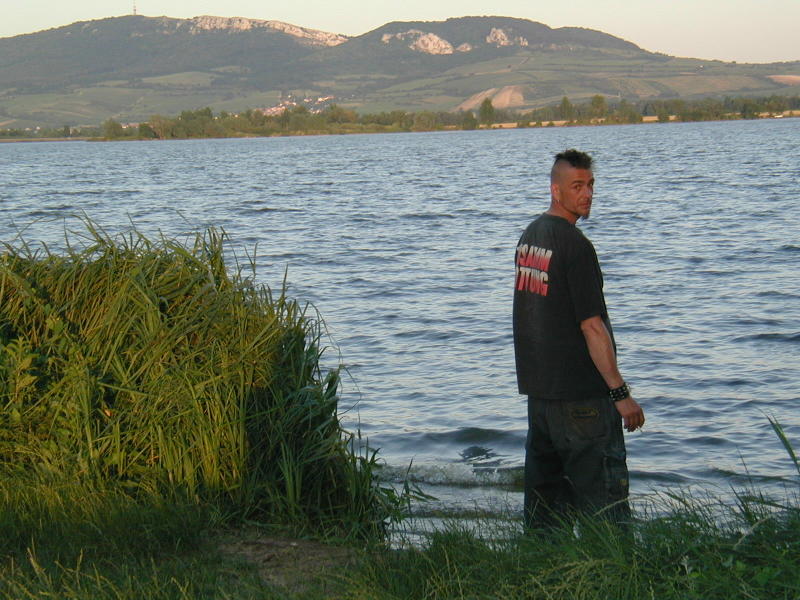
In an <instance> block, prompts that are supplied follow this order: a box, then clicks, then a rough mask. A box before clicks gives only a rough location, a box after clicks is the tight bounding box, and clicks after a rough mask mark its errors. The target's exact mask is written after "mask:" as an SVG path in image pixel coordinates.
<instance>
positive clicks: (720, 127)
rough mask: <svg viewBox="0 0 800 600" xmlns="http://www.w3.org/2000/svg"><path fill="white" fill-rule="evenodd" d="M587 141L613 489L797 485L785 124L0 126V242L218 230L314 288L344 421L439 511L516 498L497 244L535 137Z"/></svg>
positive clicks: (792, 191)
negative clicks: (12, 133)
mask: <svg viewBox="0 0 800 600" xmlns="http://www.w3.org/2000/svg"><path fill="white" fill-rule="evenodd" d="M569 147H577V148H579V149H582V150H585V151H588V152H590V153H591V154H592V155H593V156H594V157H595V159H596V170H595V175H596V177H597V184H596V189H595V200H594V205H593V209H592V218H591V219H590V220H589V221H587V222H584V223H582V224H580V225H579V226H580V227H581V228H582V229H583V231H584V232H585V233H586V234H587V235H588V236H589V238H590V239H591V240H592V241H593V242H594V244H595V247H596V249H597V252H598V256H599V259H600V262H601V265H602V268H603V271H604V275H605V289H606V300H607V302H608V305H609V311H610V315H611V321H612V323H613V325H614V331H615V334H616V337H617V342H618V347H619V348H618V349H619V361H620V367H621V372H622V374H623V376H624V377H625V378H626V379H627V380H628V382H629V383H630V384H631V385H632V388H633V390H634V396H635V397H636V398H637V399H638V400H639V402H640V403H641V404H642V406H643V408H644V409H645V412H646V415H647V424H646V425H645V428H644V430H643V431H641V432H636V433H634V434H629V435H626V443H627V445H628V454H629V462H628V464H629V468H630V470H631V491H632V493H633V494H634V495H635V496H643V495H647V494H649V493H650V492H652V491H653V490H659V489H664V488H670V489H671V488H675V487H684V488H698V487H700V488H703V489H711V490H713V491H715V492H720V493H722V494H723V495H724V494H726V493H729V492H730V490H731V488H738V487H741V486H744V485H746V484H748V482H754V483H755V484H756V485H757V486H759V487H763V488H764V489H767V490H768V491H769V492H770V493H772V492H775V493H783V490H784V487H785V486H787V485H788V486H789V489H791V490H794V491H796V490H797V482H798V477H797V472H796V471H795V469H794V466H793V465H792V463H791V461H790V460H789V458H788V456H787V453H786V451H785V449H784V448H783V447H782V445H781V443H780V441H779V440H778V438H777V437H776V436H775V434H774V433H773V432H772V429H771V426H770V423H769V421H768V418H767V417H768V416H774V417H775V418H777V419H778V420H779V421H780V422H781V423H783V425H784V427H785V429H786V431H787V433H788V436H789V439H790V440H792V441H794V442H795V444H796V445H797V446H798V448H800V411H798V410H797V405H798V401H799V400H800V279H798V275H800V225H798V219H797V211H798V208H800V160H798V157H800V119H782V120H760V121H732V122H718V123H685V124H684V123H670V124H652V125H636V126H609V127H571V128H546V129H519V130H496V131H472V132H466V131H465V132H438V133H409V134H387V135H352V136H328V137H294V138H266V139H235V140H188V141H165V142H147V143H133V142H122V143H81V142H74V143H35V144H2V145H0V240H2V241H4V242H6V243H12V244H13V243H14V240H15V238H16V236H18V235H20V234H21V235H22V236H23V237H24V239H26V240H27V241H29V242H46V243H47V244H49V245H51V246H52V247H53V248H58V247H61V246H63V244H64V236H65V229H66V230H74V231H78V232H79V231H81V229H82V226H81V225H80V222H79V217H80V216H81V215H85V216H87V217H89V218H90V219H92V220H93V221H95V222H96V223H98V224H99V225H101V226H102V227H104V228H105V229H106V230H107V231H109V232H119V231H125V230H126V229H128V228H130V226H131V224H133V225H135V227H136V228H137V229H139V230H141V231H142V232H145V233H147V234H153V233H156V232H162V233H163V234H164V235H166V236H170V237H179V238H180V237H182V236H183V235H184V234H186V233H187V232H191V231H197V230H199V229H203V228H206V227H209V226H216V227H221V228H224V230H225V231H226V232H227V233H228V235H229V236H230V238H231V248H232V249H234V250H235V251H236V254H237V256H238V257H239V259H240V262H247V260H248V258H247V257H248V254H249V255H250V256H251V257H252V258H253V259H254V260H255V263H256V266H257V279H258V280H259V281H260V282H261V283H264V284H267V285H269V286H270V287H272V288H279V287H280V285H281V282H282V281H283V278H284V275H285V276H286V280H287V282H288V288H289V293H290V295H292V296H294V297H297V298H299V299H302V300H304V301H308V302H311V303H313V305H314V307H315V308H316V309H317V310H318V311H319V313H320V314H321V315H322V317H323V318H324V320H325V323H326V325H327V331H328V334H329V343H330V346H331V348H330V349H329V350H328V351H327V353H326V357H327V361H328V363H329V364H330V365H331V366H333V365H335V364H337V362H338V361H339V360H341V362H342V363H344V364H345V365H346V366H347V375H346V377H345V380H344V385H343V389H342V404H341V406H342V409H343V412H344V421H345V423H346V425H347V426H348V427H349V428H351V429H355V428H357V427H359V428H360V430H361V433H362V435H363V436H365V437H366V438H368V440H369V444H370V445H371V446H373V447H375V448H380V456H382V457H383V459H384V460H385V462H386V469H385V477H386V478H387V479H393V478H396V477H400V476H402V475H404V474H405V473H406V471H407V470H408V468H409V464H411V470H410V473H411V474H412V476H413V477H415V478H416V479H417V480H419V481H421V482H423V483H424V485H425V489H426V490H427V491H429V492H430V493H433V494H434V495H437V496H438V497H440V498H442V499H443V500H442V502H443V504H444V505H445V506H449V507H455V506H458V505H463V504H464V503H475V502H479V503H480V502H484V501H486V502H488V501H490V500H491V499H493V498H495V499H496V498H502V499H503V501H504V502H507V503H511V505H512V507H513V506H518V505H519V504H521V494H520V491H519V488H518V487H516V488H515V487H513V486H512V487H511V488H510V491H509V489H508V488H505V487H503V486H504V484H508V483H510V482H513V481H514V480H515V479H516V480H518V479H519V473H520V469H521V465H522V462H523V445H524V440H525V433H526V419H525V399H524V398H523V397H522V396H519V395H518V394H517V390H516V381H515V376H514V359H513V349H512V343H511V298H512V289H513V283H514V263H513V259H514V248H515V245H516V241H517V239H518V237H519V234H520V232H521V231H522V229H523V228H524V227H525V226H526V225H527V223H528V222H529V221H530V220H532V219H533V218H534V217H535V216H537V215H538V214H539V213H540V212H542V211H543V210H545V209H546V208H547V206H548V203H549V191H548V189H549V188H548V183H549V181H548V175H549V168H550V165H551V163H552V156H553V155H554V154H555V153H556V152H559V151H561V150H564V149H566V148H569Z"/></svg>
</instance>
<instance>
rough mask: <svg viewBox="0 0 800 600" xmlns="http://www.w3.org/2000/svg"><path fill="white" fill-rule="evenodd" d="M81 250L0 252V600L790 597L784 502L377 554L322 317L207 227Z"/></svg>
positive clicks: (377, 505) (798, 545) (360, 461)
mask: <svg viewBox="0 0 800 600" xmlns="http://www.w3.org/2000/svg"><path fill="white" fill-rule="evenodd" d="M79 242H80V243H77V244H73V245H71V246H70V247H69V249H68V250H66V251H65V252H61V253H53V252H49V251H48V250H47V249H46V248H40V249H36V248H33V247H31V246H29V245H26V244H25V243H23V242H20V243H19V244H17V245H16V246H13V247H12V246H7V247H5V251H4V253H3V255H2V257H0V403H2V404H1V405H2V411H0V598H8V599H20V598H43V597H45V598H65V599H69V600H72V599H75V600H77V599H106V598H107V599H119V598H130V599H142V598H144V599H150V598H152V599H159V600H160V599H168V598H169V599H184V598H214V599H216V598H230V599H240V598H241V599H244V598H266V599H271V598H306V599H318V598H349V599H353V600H355V599H364V600H367V599H386V600H394V599H398V600H399V599H404V600H405V599H408V600H412V599H417V598H426V599H431V600H434V599H445V598H448V599H449V598H463V599H467V598H469V599H481V598H486V599H489V598H501V599H517V598H520V599H522V598H543V599H568V598H569V599H577V598H580V599H586V600H593V599H597V600H600V599H603V600H605V599H609V598H614V599H618V598H631V599H639V598H658V599H662V598H665V599H673V598H674V599H679V598H680V599H687V598H688V599H694V598H696V599H698V600H699V599H703V600H706V599H716V598H720V599H722V598H724V599H725V600H729V599H730V598H783V599H790V598H798V597H800V577H798V575H797V573H798V572H800V501H798V498H797V497H796V496H791V493H792V492H790V493H787V497H785V498H778V499H772V498H767V497H765V496H763V495H761V494H760V493H759V492H758V491H757V490H756V489H752V490H744V491H742V492H740V493H739V494H738V495H737V496H736V497H737V502H735V503H734V504H733V505H724V504H722V503H720V502H718V501H715V500H713V499H698V498H691V497H688V496H684V495H679V494H669V495H665V496H663V497H662V498H661V499H660V500H659V501H657V502H656V501H654V502H653V503H652V504H651V505H650V506H648V507H646V508H644V509H641V508H640V509H639V511H638V514H637V521H636V523H634V524H633V525H632V527H631V529H630V530H627V531H620V530H618V529H616V528H614V527H612V526H610V525H608V524H606V523H604V522H603V521H601V520H598V519H596V518H588V517H587V518H582V519H580V520H579V522H578V527H577V529H575V528H573V525H572V524H566V523H565V524H564V527H563V528H562V529H561V530H559V531H554V532H549V533H548V534H542V535H523V534H522V532H521V526H520V523H519V515H516V514H506V515H494V516H492V517H485V516H484V517H481V518H479V519H478V521H477V526H473V523H474V521H470V522H469V523H470V525H469V527H468V526H467V524H466V523H467V522H466V521H464V520H459V519H453V520H452V521H450V522H446V523H445V525H443V526H442V527H440V528H439V530H438V531H436V532H435V533H433V534H432V535H431V536H430V539H429V541H428V543H427V544H424V545H422V546H417V547H413V546H411V547H404V548H403V549H393V548H392V547H389V546H388V545H387V544H385V543H384V542H385V539H384V534H385V525H386V523H387V522H389V521H391V520H392V519H393V518H394V519H400V518H402V516H403V513H402V503H401V502H400V499H399V498H398V496H397V495H396V494H395V493H394V492H391V491H389V490H385V489H382V488H381V487H379V486H378V485H376V483H375V480H374V473H375V464H376V457H375V456H374V455H372V454H364V453H362V452H361V451H360V450H359V446H358V444H357V443H354V442H356V441H357V440H354V439H353V436H352V435H351V434H349V433H347V432H346V431H343V430H342V428H341V426H340V424H339V420H338V416H337V410H338V407H337V389H338V382H339V379H338V377H339V374H338V371H337V370H335V369H334V370H325V369H323V368H322V367H321V363H322V362H323V359H322V353H323V347H322V345H321V334H320V328H321V324H320V321H319V319H318V318H317V317H316V315H315V314H311V313H309V312H308V311H307V310H305V309H304V308H303V307H302V306H301V305H300V304H298V303H297V302H295V301H293V300H290V299H288V298H287V297H286V296H285V295H284V294H282V293H281V294H277V295H273V294H272V293H271V292H270V291H269V290H267V289H262V288H259V287H257V286H255V285H254V284H253V283H252V280H251V279H248V277H247V276H246V274H247V271H245V270H242V269H239V268H237V267H233V268H231V265H232V264H234V262H235V261H234V260H232V258H233V257H231V256H226V255H225V248H224V236H223V235H221V234H220V233H218V232H216V231H214V230H211V231H208V232H205V233H203V234H199V235H194V236H190V237H189V238H188V239H187V241H185V242H182V243H179V242H176V241H174V240H166V239H156V240H151V239H148V238H146V237H144V236H142V235H140V234H138V233H136V232H131V233H129V234H127V235H125V236H123V237H111V236H108V235H106V234H105V233H103V232H102V231H99V230H97V229H96V228H95V227H93V226H92V225H91V224H89V225H88V226H87V230H86V232H85V233H84V236H83V238H82V239H81V240H79ZM773 425H774V427H775V431H776V433H777V434H778V435H779V436H780V438H781V439H782V441H783V442H784V445H785V447H786V449H787V453H788V455H789V458H790V460H791V461H793V464H794V468H796V470H797V474H798V475H800V463H799V462H798V460H797V457H796V455H795V453H794V451H793V449H792V446H791V444H790V443H789V440H788V439H787V438H786V436H785V435H784V434H783V431H782V429H781V428H780V426H779V425H778V424H777V423H774V424H773ZM796 491H797V488H795V492H796ZM576 531H577V532H578V535H576V533H575V532H576ZM287 536H292V538H291V539H287ZM308 538H316V539H325V540H327V545H323V544H319V543H318V542H315V541H313V540H309V539H308ZM396 547H397V546H395V548H396Z"/></svg>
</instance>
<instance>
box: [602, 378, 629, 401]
mask: <svg viewBox="0 0 800 600" xmlns="http://www.w3.org/2000/svg"><path fill="white" fill-rule="evenodd" d="M630 395H631V391H630V389H628V384H627V383H625V382H623V383H622V385H621V386H619V387H618V388H614V389H613V390H608V396H609V398H611V400H613V401H614V402H619V401H620V400H625V398H627V397H628V396H630Z"/></svg>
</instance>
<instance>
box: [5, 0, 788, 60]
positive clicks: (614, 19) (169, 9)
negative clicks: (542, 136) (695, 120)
mask: <svg viewBox="0 0 800 600" xmlns="http://www.w3.org/2000/svg"><path fill="white" fill-rule="evenodd" d="M133 4H134V0H22V1H21V0H0V14H2V19H0V37H8V36H12V35H17V34H20V33H31V32H34V31H39V30H41V29H48V28H50V27H59V26H61V25H68V24H69V23H73V22H75V21H84V20H89V19H100V18H104V17H111V16H120V15H125V14H131V13H132V12H133ZM567 5H569V6H567ZM136 7H137V11H138V13H139V14H140V15H147V16H160V15H166V16H169V17H194V16H197V15H216V16H240V17H250V18H254V19H274V20H278V21H286V22H288V23H293V24H295V25H302V26H304V27H311V28H314V29H322V30H325V31H331V32H335V33H343V34H346V35H359V34H362V33H366V32H367V31H370V30H372V29H375V28H376V27H380V26H381V25H383V24H384V23H388V22H389V21H435V20H442V19H445V18H447V17H461V16H465V15H502V16H509V17H521V18H525V19H531V20H534V21H540V22H542V23H545V24H547V25H550V26H551V27H563V26H567V25H569V26H578V27H589V28H592V29H599V30H601V31H605V32H606V33H611V34H613V35H616V36H619V37H622V38H624V39H626V40H629V41H631V42H634V43H636V44H638V45H639V46H641V47H643V48H645V49H647V50H652V51H658V52H664V53H667V54H671V55H675V56H691V57H694V58H708V59H720V60H736V61H739V62H771V61H781V60H800V34H798V28H799V27H800V0H571V1H570V2H568V3H567V2H559V1H557V0H550V1H549V2H544V1H542V0H492V1H488V0H481V1H478V0H400V1H392V2H390V1H388V0H289V1H286V0H284V1H283V2H266V1H264V0H160V1H158V0H136Z"/></svg>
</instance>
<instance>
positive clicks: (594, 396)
mask: <svg viewBox="0 0 800 600" xmlns="http://www.w3.org/2000/svg"><path fill="white" fill-rule="evenodd" d="M593 193H594V175H593V173H592V158H591V157H590V156H589V155H588V154H585V153H583V152H579V151H577V150H567V151H566V152H562V153H560V154H558V155H556V159H555V162H554V164H553V168H552V170H551V171H550V197H551V200H550V208H549V209H548V210H547V211H546V212H545V213H543V214H542V215H540V216H539V217H538V218H537V219H536V220H534V221H533V222H532V223H531V224H530V225H528V227H527V229H525V231H524V233H523V234H522V237H521V238H520V240H519V244H518V245H517V252H516V286H515V290H514V351H515V355H516V364H517V383H518V386H519V392H520V393H521V394H525V395H527V396H528V439H527V442H526V444H525V525H526V527H528V528H541V527H550V526H553V525H556V524H558V522H559V520H560V519H562V518H564V517H566V516H568V515H569V514H570V512H572V511H583V512H587V511H598V510H601V511H602V514H603V515H606V516H607V517H609V518H611V519H612V520H614V521H617V522H624V521H626V520H628V519H629V517H630V507H629V506H628V499H627V498H628V468H627V465H626V462H625V441H624V439H623V434H622V425H623V424H624V426H625V429H627V430H628V431H634V430H636V429H638V428H639V427H641V426H642V425H643V424H644V413H643V411H642V409H641V408H640V407H639V405H638V404H637V403H636V401H635V400H634V399H633V398H632V397H631V395H630V390H629V389H628V386H627V385H626V384H625V381H624V380H623V379H622V376H621V375H620V373H619V370H618V369H617V360H616V346H615V343H614V334H613V332H612V329H611V323H610V321H609V319H608V312H607V310H606V303H605V299H604V297H603V275H602V273H601V271H600V265H599V263H598V261H597V255H596V253H595V250H594V247H593V246H592V243H591V242H590V241H589V240H588V238H586V236H584V235H583V233H582V232H581V231H580V229H578V228H577V227H576V226H575V223H576V222H577V221H578V220H579V219H588V218H589V212H590V210H591V208H592V195H593Z"/></svg>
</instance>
